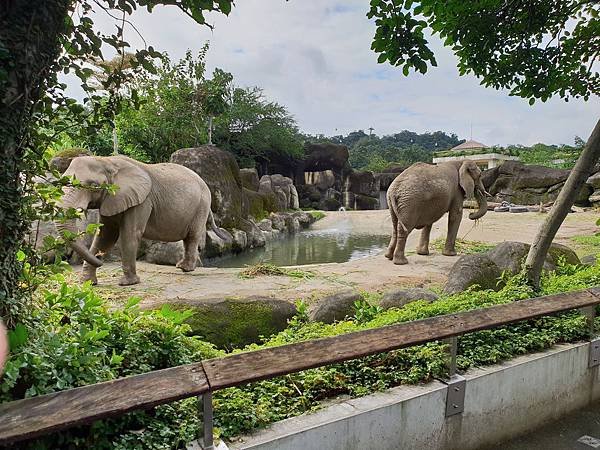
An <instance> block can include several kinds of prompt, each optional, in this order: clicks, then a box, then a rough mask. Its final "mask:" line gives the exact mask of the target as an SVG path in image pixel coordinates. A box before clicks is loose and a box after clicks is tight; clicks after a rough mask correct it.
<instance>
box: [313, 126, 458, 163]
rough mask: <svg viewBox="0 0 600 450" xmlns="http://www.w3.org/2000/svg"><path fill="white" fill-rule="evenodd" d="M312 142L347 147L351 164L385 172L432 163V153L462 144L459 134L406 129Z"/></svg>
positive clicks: (361, 132) (317, 138) (328, 138)
mask: <svg viewBox="0 0 600 450" xmlns="http://www.w3.org/2000/svg"><path fill="white" fill-rule="evenodd" d="M306 139H307V140H309V141H313V142H334V143H338V144H344V145H346V146H348V148H349V153H350V159H349V162H350V165H351V166H352V167H354V168H356V169H360V170H371V171H373V172H382V171H384V169H385V168H386V167H388V166H389V165H390V164H397V165H401V166H409V165H411V164H413V163H415V162H419V161H422V162H431V159H432V156H433V153H434V152H435V151H437V150H440V149H448V148H451V147H454V146H456V145H458V144H459V143H460V142H461V141H460V140H459V139H458V138H457V136H456V135H454V134H452V135H447V134H446V133H444V132H442V131H436V132H434V133H423V134H418V133H415V132H412V131H408V130H404V131H401V132H400V133H395V134H391V135H387V136H382V137H379V136H377V135H375V134H373V135H370V136H369V135H367V134H365V133H364V132H363V131H362V130H359V131H354V132H352V133H349V134H348V135H347V136H333V137H325V136H317V137H314V136H307V137H306Z"/></svg>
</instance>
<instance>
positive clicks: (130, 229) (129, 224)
mask: <svg viewBox="0 0 600 450" xmlns="http://www.w3.org/2000/svg"><path fill="white" fill-rule="evenodd" d="M151 211H152V209H151V207H150V206H149V204H146V203H142V204H141V205H138V206H135V207H133V208H130V209H129V210H127V211H125V212H124V213H123V217H122V220H121V226H120V230H119V236H120V238H121V239H120V241H119V242H120V246H121V265H122V267H123V276H122V277H121V279H120V280H119V285H120V286H129V285H132V284H137V283H139V282H140V277H138V276H137V273H136V267H135V260H136V258H137V251H138V247H139V245H140V241H141V240H142V236H143V234H144V230H145V228H146V223H147V222H148V218H149V217H150V213H151Z"/></svg>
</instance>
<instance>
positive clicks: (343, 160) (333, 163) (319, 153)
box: [304, 144, 350, 173]
mask: <svg viewBox="0 0 600 450" xmlns="http://www.w3.org/2000/svg"><path fill="white" fill-rule="evenodd" d="M305 154H306V157H305V159H304V171H305V172H321V171H325V170H331V171H332V172H333V173H336V172H340V171H342V170H343V169H344V168H346V167H347V166H348V158H349V157H350V154H349V152H348V147H346V146H345V145H339V144H307V145H306V147H305Z"/></svg>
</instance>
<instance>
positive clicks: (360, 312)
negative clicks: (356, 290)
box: [352, 299, 382, 323]
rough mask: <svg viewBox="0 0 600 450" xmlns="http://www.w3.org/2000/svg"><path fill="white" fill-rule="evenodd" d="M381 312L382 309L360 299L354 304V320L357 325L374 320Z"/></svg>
mask: <svg viewBox="0 0 600 450" xmlns="http://www.w3.org/2000/svg"><path fill="white" fill-rule="evenodd" d="M381 311H382V309H381V308H380V307H379V306H377V305H374V304H372V303H369V302H368V301H367V300H364V299H360V300H357V301H355V302H354V316H353V317H352V319H353V320H354V321H355V322H357V323H367V322H370V321H371V320H373V319H374V318H375V317H376V316H377V314H379V313H381Z"/></svg>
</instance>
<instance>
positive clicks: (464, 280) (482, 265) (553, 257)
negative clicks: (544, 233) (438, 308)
mask: <svg viewBox="0 0 600 450" xmlns="http://www.w3.org/2000/svg"><path fill="white" fill-rule="evenodd" d="M529 247H530V245H529V244H525V243H523V242H510V241H508V242H503V243H501V244H498V245H497V246H496V247H494V248H492V249H490V250H488V251H487V252H483V253H476V254H473V255H464V256H461V257H460V258H459V259H458V261H457V262H456V263H455V264H454V266H452V268H451V269H450V272H449V274H448V282H447V283H446V286H445V287H444V292H445V293H447V294H454V293H457V292H462V291H464V290H465V289H467V288H468V287H469V286H473V285H479V286H480V288H481V289H493V290H498V289H500V288H501V287H502V286H503V284H502V282H501V280H500V278H501V276H502V273H504V272H506V273H509V274H511V275H514V274H517V273H518V272H519V271H520V270H521V267H522V265H523V262H524V261H525V258H526V257H527V254H528V253H529ZM560 259H564V260H565V261H566V262H567V263H569V264H581V261H580V260H579V258H578V257H577V255H576V254H575V252H574V251H573V250H571V249H570V248H569V247H567V246H565V245H562V244H552V245H551V246H550V250H549V251H548V255H547V256H546V260H545V262H544V270H556V268H557V266H558V264H559V261H560Z"/></svg>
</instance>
